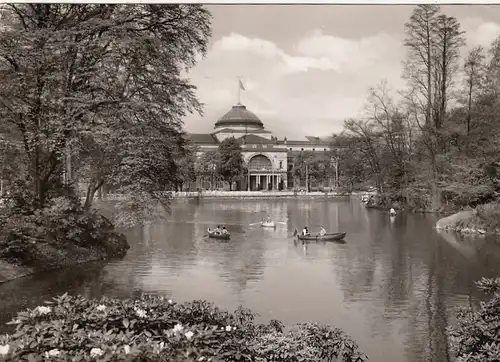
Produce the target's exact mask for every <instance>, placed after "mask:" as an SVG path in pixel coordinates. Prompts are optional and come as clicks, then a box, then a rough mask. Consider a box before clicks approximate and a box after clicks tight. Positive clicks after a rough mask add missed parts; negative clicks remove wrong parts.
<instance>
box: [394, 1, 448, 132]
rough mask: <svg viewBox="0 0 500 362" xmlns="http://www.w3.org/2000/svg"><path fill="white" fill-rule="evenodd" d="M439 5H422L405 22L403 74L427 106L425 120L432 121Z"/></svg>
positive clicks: (424, 107)
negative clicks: (406, 52) (406, 51)
mask: <svg viewBox="0 0 500 362" xmlns="http://www.w3.org/2000/svg"><path fill="white" fill-rule="evenodd" d="M438 12H439V6H438V5H430V4H423V5H418V6H417V7H416V8H415V9H414V10H413V13H412V15H411V17H410V19H409V20H408V21H407V22H406V23H405V34H406V38H405V43H404V45H405V46H406V48H407V50H408V55H407V59H406V61H405V63H404V65H405V69H404V74H403V76H404V77H405V78H406V79H407V80H408V81H409V83H410V84H411V86H412V90H413V91H414V96H416V97H417V98H418V99H419V101H418V102H417V103H418V105H419V107H421V108H423V109H422V110H423V112H422V113H423V115H424V117H425V124H426V125H429V124H430V122H431V115H432V111H431V110H432V103H433V93H432V77H433V61H432V60H433V55H434V54H433V50H434V47H435V38H434V35H435V28H436V26H437V24H436V18H437V14H438Z"/></svg>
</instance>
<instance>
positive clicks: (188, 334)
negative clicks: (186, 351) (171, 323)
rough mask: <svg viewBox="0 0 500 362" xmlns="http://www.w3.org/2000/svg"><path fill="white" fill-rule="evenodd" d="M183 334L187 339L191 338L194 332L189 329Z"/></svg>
mask: <svg viewBox="0 0 500 362" xmlns="http://www.w3.org/2000/svg"><path fill="white" fill-rule="evenodd" d="M184 335H185V336H186V338H187V339H188V340H189V339H191V338H193V336H194V333H193V332H191V331H189V332H186V333H185V334H184Z"/></svg>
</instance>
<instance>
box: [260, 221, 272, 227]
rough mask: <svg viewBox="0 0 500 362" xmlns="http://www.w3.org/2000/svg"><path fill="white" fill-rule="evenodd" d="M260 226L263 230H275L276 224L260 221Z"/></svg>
mask: <svg viewBox="0 0 500 362" xmlns="http://www.w3.org/2000/svg"><path fill="white" fill-rule="evenodd" d="M260 226H261V227H263V228H275V227H276V223H275V222H274V221H271V222H266V221H261V222H260Z"/></svg>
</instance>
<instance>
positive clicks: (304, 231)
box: [302, 226, 309, 236]
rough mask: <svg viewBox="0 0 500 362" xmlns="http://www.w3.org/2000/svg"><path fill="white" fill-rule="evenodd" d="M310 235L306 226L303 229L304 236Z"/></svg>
mask: <svg viewBox="0 0 500 362" xmlns="http://www.w3.org/2000/svg"><path fill="white" fill-rule="evenodd" d="M308 235H309V229H308V228H307V226H304V229H302V236H308Z"/></svg>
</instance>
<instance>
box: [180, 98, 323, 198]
mask: <svg viewBox="0 0 500 362" xmlns="http://www.w3.org/2000/svg"><path fill="white" fill-rule="evenodd" d="M214 128H215V130H214V132H212V133H207V134H204V133H192V134H190V138H191V140H192V142H193V143H194V144H195V145H196V146H197V147H198V154H199V155H201V154H202V153H203V152H206V151H208V150H214V149H217V148H218V147H219V144H220V143H221V142H222V141H224V140H225V139H226V138H229V137H234V138H236V139H238V140H240V141H241V144H242V148H243V159H244V161H245V164H246V166H247V169H248V174H247V175H246V178H245V182H243V183H242V184H241V185H239V188H240V189H242V190H249V191H258V190H286V189H290V188H293V177H292V175H291V170H292V167H293V159H294V157H295V155H296V154H297V153H298V152H300V151H314V152H321V153H325V152H326V151H328V150H329V147H330V142H331V139H324V138H319V137H313V136H306V137H305V139H303V140H296V141H291V140H287V138H286V137H285V138H283V139H279V138H278V137H275V136H273V134H272V132H270V131H268V130H266V129H265V127H264V123H263V122H262V120H261V119H260V118H259V117H258V116H257V115H256V114H254V113H253V112H251V111H250V110H248V109H247V107H246V106H244V105H243V104H241V103H239V102H238V103H237V104H236V105H234V106H233V107H232V108H231V109H230V110H229V111H228V112H227V113H226V114H224V115H223V116H222V117H220V118H219V119H218V120H217V122H215V126H214ZM197 183H198V186H202V187H201V188H205V187H203V186H205V185H201V184H200V183H199V182H197Z"/></svg>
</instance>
